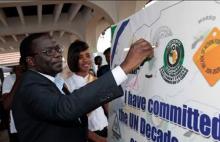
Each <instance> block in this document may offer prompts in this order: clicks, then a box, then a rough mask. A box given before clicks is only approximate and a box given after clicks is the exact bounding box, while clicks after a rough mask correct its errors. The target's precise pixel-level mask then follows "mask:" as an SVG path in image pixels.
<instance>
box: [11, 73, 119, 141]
mask: <svg viewBox="0 0 220 142" xmlns="http://www.w3.org/2000/svg"><path fill="white" fill-rule="evenodd" d="M122 95H123V91H122V89H121V87H118V86H117V85H116V82H115V80H114V78H113V76H112V73H111V72H109V73H107V74H106V75H104V76H103V77H101V78H100V79H98V80H96V81H93V82H92V83H90V84H89V85H86V86H84V87H82V88H81V89H79V90H76V91H74V92H73V93H72V94H70V95H63V94H61V93H60V91H59V90H58V88H57V87H56V85H55V84H54V83H53V82H51V81H50V80H49V79H47V78H46V77H44V76H42V75H40V74H39V73H36V72H34V71H27V72H26V73H25V74H24V76H23V77H22V81H21V84H20V86H19V88H18V90H17V93H16V94H15V96H14V100H13V110H12V111H13V115H14V119H15V126H16V128H17V130H18V136H19V139H20V141H21V142H86V140H87V118H86V115H85V114H87V113H88V112H90V111H91V110H93V109H95V108H97V107H98V106H100V105H103V104H105V103H106V102H109V101H111V100H113V99H115V98H117V97H120V96H122ZM79 117H80V118H81V119H80V120H79Z"/></svg>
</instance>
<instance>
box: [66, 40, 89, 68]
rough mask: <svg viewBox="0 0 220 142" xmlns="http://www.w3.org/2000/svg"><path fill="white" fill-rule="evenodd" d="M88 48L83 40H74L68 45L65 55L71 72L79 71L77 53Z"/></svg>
mask: <svg viewBox="0 0 220 142" xmlns="http://www.w3.org/2000/svg"><path fill="white" fill-rule="evenodd" d="M88 48H89V46H88V44H87V43H86V42H84V41H80V40H76V41H74V42H73V43H72V44H71V45H70V46H69V50H68V55H67V64H68V66H69V69H70V70H71V71H72V72H78V71H79V54H80V52H82V51H85V50H87V49H88Z"/></svg>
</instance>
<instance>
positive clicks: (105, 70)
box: [97, 48, 111, 77]
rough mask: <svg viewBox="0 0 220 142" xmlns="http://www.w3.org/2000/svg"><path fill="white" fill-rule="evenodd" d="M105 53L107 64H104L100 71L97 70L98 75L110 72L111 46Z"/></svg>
mask: <svg viewBox="0 0 220 142" xmlns="http://www.w3.org/2000/svg"><path fill="white" fill-rule="evenodd" d="M103 54H104V55H105V60H106V62H107V65H103V66H101V67H100V68H99V69H98V71H97V77H100V76H102V75H103V74H105V73H106V72H108V71H109V70H110V60H111V59H110V57H111V55H110V54H111V48H107V49H106V50H105V51H104V52H103Z"/></svg>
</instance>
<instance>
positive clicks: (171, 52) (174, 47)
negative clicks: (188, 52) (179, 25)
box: [164, 39, 184, 67]
mask: <svg viewBox="0 0 220 142" xmlns="http://www.w3.org/2000/svg"><path fill="white" fill-rule="evenodd" d="M183 58H184V49H183V44H182V42H181V41H180V40H178V39H172V40H171V41H170V42H169V43H168V44H167V46H166V50H165V52H164V66H165V67H166V66H169V67H175V66H177V65H182V64H183Z"/></svg>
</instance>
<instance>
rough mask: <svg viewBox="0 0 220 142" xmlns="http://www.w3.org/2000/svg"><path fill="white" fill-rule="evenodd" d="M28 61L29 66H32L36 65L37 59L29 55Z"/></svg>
mask: <svg viewBox="0 0 220 142" xmlns="http://www.w3.org/2000/svg"><path fill="white" fill-rule="evenodd" d="M26 62H27V64H28V66H31V67H33V66H35V60H34V58H33V57H31V56H29V57H27V58H26Z"/></svg>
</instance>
